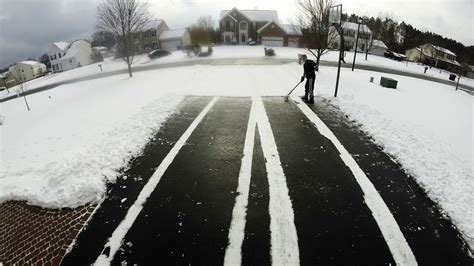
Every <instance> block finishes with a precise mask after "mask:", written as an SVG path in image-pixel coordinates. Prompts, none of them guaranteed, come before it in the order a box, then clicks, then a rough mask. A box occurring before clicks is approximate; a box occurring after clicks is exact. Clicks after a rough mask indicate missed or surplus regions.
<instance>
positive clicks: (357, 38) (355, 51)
mask: <svg viewBox="0 0 474 266" xmlns="http://www.w3.org/2000/svg"><path fill="white" fill-rule="evenodd" d="M361 23H362V20H361V19H360V18H359V19H357V24H358V25H357V37H356V45H355V48H354V60H353V61H352V71H354V65H355V61H356V55H357V44H358V42H359V30H360V24H361Z"/></svg>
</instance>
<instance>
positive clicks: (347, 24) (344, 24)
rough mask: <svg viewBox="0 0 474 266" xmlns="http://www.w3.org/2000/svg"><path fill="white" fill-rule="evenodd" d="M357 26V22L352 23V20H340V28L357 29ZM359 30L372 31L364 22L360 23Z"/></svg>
mask: <svg viewBox="0 0 474 266" xmlns="http://www.w3.org/2000/svg"><path fill="white" fill-rule="evenodd" d="M358 27H359V24H357V23H354V22H348V21H343V22H342V28H344V29H349V30H354V31H357V28H358ZM359 31H360V32H369V33H372V31H371V30H370V29H369V27H367V25H365V24H360V29H359Z"/></svg>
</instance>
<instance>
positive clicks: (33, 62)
mask: <svg viewBox="0 0 474 266" xmlns="http://www.w3.org/2000/svg"><path fill="white" fill-rule="evenodd" d="M19 64H24V65H30V66H34V65H36V64H40V62H36V61H32V60H27V61H22V62H20V63H19Z"/></svg>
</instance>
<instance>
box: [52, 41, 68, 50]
mask: <svg viewBox="0 0 474 266" xmlns="http://www.w3.org/2000/svg"><path fill="white" fill-rule="evenodd" d="M53 44H54V45H56V47H58V48H59V49H60V50H63V51H64V50H66V49H67V47H68V46H69V44H70V43H68V42H55V43H53Z"/></svg>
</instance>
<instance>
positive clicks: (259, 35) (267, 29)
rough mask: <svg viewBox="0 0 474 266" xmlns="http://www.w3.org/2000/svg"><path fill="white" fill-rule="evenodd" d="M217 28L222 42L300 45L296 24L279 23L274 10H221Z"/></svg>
mask: <svg viewBox="0 0 474 266" xmlns="http://www.w3.org/2000/svg"><path fill="white" fill-rule="evenodd" d="M219 30H220V32H221V37H222V43H223V44H247V43H248V42H249V41H256V42H261V43H262V44H263V45H266V46H296V47H299V46H301V45H302V43H301V40H302V34H301V29H300V28H299V27H298V26H293V25H287V24H281V23H280V22H279V19H278V14H277V11H276V10H239V9H237V8H235V7H234V8H232V9H231V10H222V11H221V14H220V19H219Z"/></svg>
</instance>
